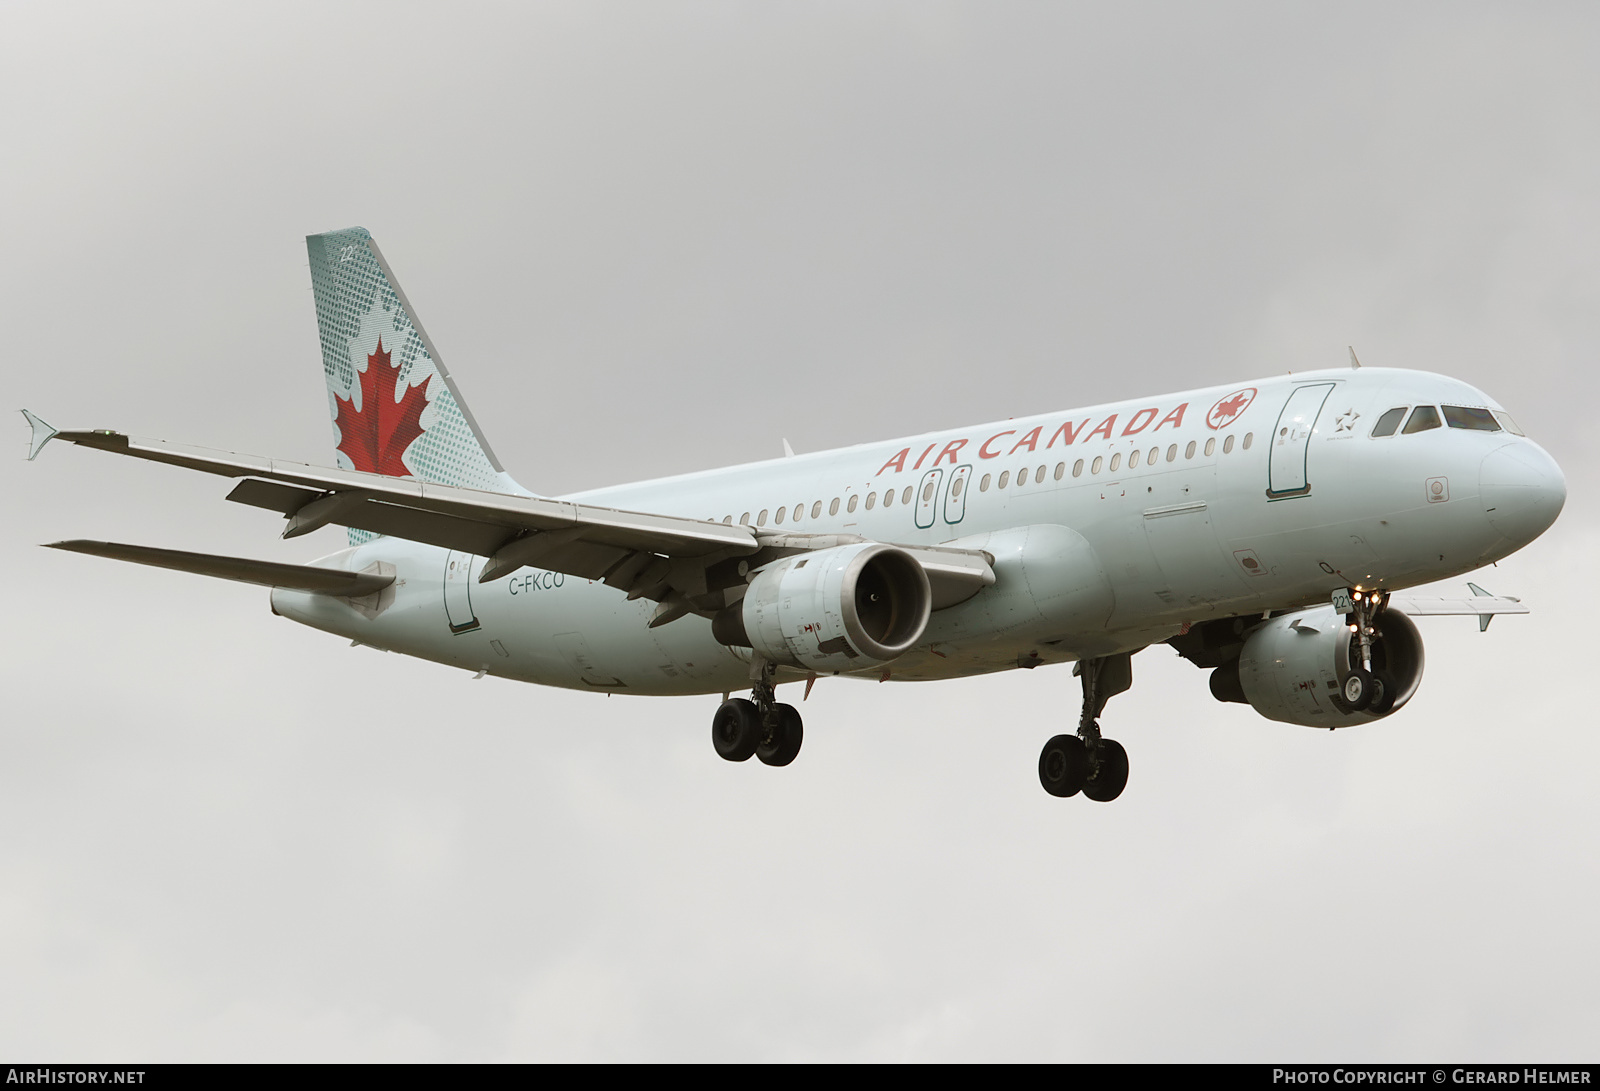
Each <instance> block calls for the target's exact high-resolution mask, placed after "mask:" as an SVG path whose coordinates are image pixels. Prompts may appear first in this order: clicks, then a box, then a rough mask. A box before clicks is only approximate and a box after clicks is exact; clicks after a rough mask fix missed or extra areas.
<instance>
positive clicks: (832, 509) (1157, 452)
mask: <svg viewBox="0 0 1600 1091" xmlns="http://www.w3.org/2000/svg"><path fill="white" fill-rule="evenodd" d="M1254 440H1255V433H1254V432H1246V433H1245V434H1244V442H1243V443H1242V444H1241V445H1240V446H1242V447H1243V448H1244V450H1246V451H1248V450H1249V449H1250V445H1251V443H1252V442H1254ZM1198 450H1199V445H1198V443H1197V442H1196V441H1195V440H1190V441H1189V443H1188V445H1187V446H1186V447H1184V449H1183V457H1184V458H1185V459H1191V458H1193V457H1194V456H1195V454H1196V452H1197V451H1198ZM1216 451H1217V439H1216V437H1215V436H1213V437H1211V438H1210V439H1208V440H1206V443H1205V454H1206V457H1207V458H1209V457H1211V456H1212V455H1214V454H1215V453H1216ZM1232 452H1233V436H1231V435H1230V436H1227V437H1226V438H1225V439H1223V441H1222V453H1223V454H1231V453H1232ZM1141 459H1143V461H1144V462H1145V463H1146V464H1147V465H1150V466H1154V465H1156V464H1157V463H1158V462H1160V460H1161V448H1160V447H1152V448H1150V450H1149V452H1148V453H1146V452H1144V451H1142V450H1140V451H1134V452H1133V453H1131V454H1130V455H1129V456H1128V469H1130V470H1134V469H1138V467H1139V463H1140V460H1141ZM1166 460H1167V461H1168V462H1176V461H1178V445H1177V444H1176V443H1174V444H1171V445H1170V446H1168V447H1167V451H1166ZM1084 465H1085V462H1084V460H1083V459H1081V458H1080V459H1078V461H1077V462H1075V463H1073V465H1072V476H1073V477H1082V476H1083V470H1084ZM1121 466H1122V453H1121V452H1120V451H1119V452H1117V453H1116V454H1114V455H1112V456H1111V463H1110V467H1109V469H1108V470H1107V472H1109V473H1116V472H1117V470H1118V469H1120V468H1121ZM1088 468H1089V473H1090V475H1091V476H1093V475H1095V474H1098V473H1100V471H1101V470H1102V469H1107V467H1106V459H1105V456H1104V455H1097V456H1096V457H1095V459H1094V461H1093V462H1090V463H1088ZM1049 473H1050V467H1049V466H1048V465H1042V466H1040V467H1039V468H1038V469H1036V470H1035V469H1032V468H1031V467H1028V466H1024V467H1023V468H1022V469H1020V470H1018V471H1017V487H1018V488H1021V487H1022V486H1023V485H1026V484H1027V483H1028V481H1029V480H1030V477H1029V475H1030V474H1031V475H1032V478H1031V479H1032V480H1033V481H1036V482H1038V483H1039V484H1041V485H1042V484H1044V482H1045V479H1046V477H1047V476H1048V475H1049ZM1066 475H1067V464H1066V463H1065V462H1058V463H1056V469H1055V475H1054V476H1055V479H1056V480H1057V481H1060V480H1061V479H1062V478H1064V477H1066ZM991 483H994V484H995V487H996V488H998V489H1003V488H1006V487H1007V486H1008V485H1010V483H1011V471H1010V470H1003V471H1001V474H1000V480H999V481H998V482H994V475H993V474H984V475H983V480H981V481H980V482H979V483H978V491H979V492H988V491H989V486H990V484H991ZM961 487H962V482H961V479H960V478H959V477H958V478H956V480H955V481H954V482H953V483H952V485H951V490H952V495H954V496H957V497H959V496H960V495H961ZM914 491H915V486H913V485H907V486H906V487H905V488H904V489H902V490H900V503H901V504H909V503H911V496H912V493H913V492H914ZM922 491H923V493H924V495H923V497H922V499H923V500H925V501H926V500H932V499H933V493H934V483H933V482H932V481H929V482H927V483H926V484H924V485H923V486H922ZM866 501H867V502H866V505H865V507H866V510H867V511H871V510H872V509H873V508H874V507H876V506H877V503H878V494H877V492H869V493H867V496H866ZM860 502H861V494H860V493H852V494H851V495H850V497H849V499H848V500H847V501H846V502H845V505H844V508H845V511H846V512H849V513H854V512H855V510H856V508H857V506H858V505H860ZM894 502H895V490H894V489H885V490H884V492H883V506H884V507H886V508H887V507H891V506H892V505H893V504H894ZM839 503H840V501H839V497H837V496H836V497H834V498H833V500H831V501H830V502H829V504H828V514H829V515H838V514H839ZM769 516H770V517H771V519H772V524H773V525H774V526H781V525H783V522H784V520H785V519H788V520H789V521H790V522H793V523H798V522H800V521H801V520H802V519H804V518H805V516H806V505H805V503H804V502H803V501H802V502H801V503H798V504H796V505H795V506H794V508H793V509H792V510H791V509H790V508H787V507H783V508H777V509H776V510H773V509H768V508H762V509H761V510H760V511H759V512H757V513H756V519H755V522H754V523H752V522H751V521H750V513H749V512H745V513H743V514H742V515H740V516H739V523H740V524H741V525H743V526H747V527H748V526H756V527H764V526H766V525H767V519H768V517H769ZM811 518H813V519H820V518H822V501H821V500H816V501H813V502H812V504H811ZM712 521H713V522H715V520H714V519H713V520H712ZM722 522H723V524H724V525H725V526H732V525H733V516H731V515H724V516H723V517H722Z"/></svg>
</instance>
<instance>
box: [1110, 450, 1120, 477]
mask: <svg viewBox="0 0 1600 1091" xmlns="http://www.w3.org/2000/svg"><path fill="white" fill-rule="evenodd" d="M1120 465H1122V452H1121V451H1118V452H1117V453H1116V454H1114V455H1112V456H1111V472H1112V473H1116V472H1117V467H1118V466H1120Z"/></svg>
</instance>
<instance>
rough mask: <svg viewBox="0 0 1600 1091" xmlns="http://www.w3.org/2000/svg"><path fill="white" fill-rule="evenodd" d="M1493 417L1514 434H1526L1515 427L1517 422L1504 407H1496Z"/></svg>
mask: <svg viewBox="0 0 1600 1091" xmlns="http://www.w3.org/2000/svg"><path fill="white" fill-rule="evenodd" d="M1494 419H1495V420H1497V421H1499V422H1500V424H1501V425H1502V426H1503V427H1504V428H1505V430H1506V431H1507V432H1510V433H1511V434H1512V435H1514V436H1522V435H1526V434H1527V433H1526V432H1524V431H1523V430H1522V429H1520V428H1518V427H1517V422H1516V421H1514V420H1512V419H1511V414H1510V413H1507V412H1506V411H1505V410H1504V409H1496V410H1495V411H1494Z"/></svg>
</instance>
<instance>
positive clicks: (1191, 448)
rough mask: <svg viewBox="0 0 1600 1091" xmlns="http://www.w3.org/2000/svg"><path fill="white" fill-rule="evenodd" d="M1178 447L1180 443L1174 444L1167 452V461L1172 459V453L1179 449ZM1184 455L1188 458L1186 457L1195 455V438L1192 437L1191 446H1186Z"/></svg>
mask: <svg viewBox="0 0 1600 1091" xmlns="http://www.w3.org/2000/svg"><path fill="white" fill-rule="evenodd" d="M1177 449H1178V445H1177V444H1173V445H1172V451H1169V452H1167V461H1168V462H1171V461H1172V454H1173V452H1175V451H1177ZM1183 457H1184V458H1186V459H1188V458H1193V457H1194V440H1192V439H1191V440H1190V441H1189V446H1187V447H1185V448H1184V449H1183Z"/></svg>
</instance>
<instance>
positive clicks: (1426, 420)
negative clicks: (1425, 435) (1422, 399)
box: [1402, 405, 1439, 436]
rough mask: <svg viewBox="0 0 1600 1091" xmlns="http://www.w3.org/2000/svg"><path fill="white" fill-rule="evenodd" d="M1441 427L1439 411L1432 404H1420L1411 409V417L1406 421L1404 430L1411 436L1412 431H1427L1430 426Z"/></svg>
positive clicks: (1404, 432) (1404, 433)
mask: <svg viewBox="0 0 1600 1091" xmlns="http://www.w3.org/2000/svg"><path fill="white" fill-rule="evenodd" d="M1437 427H1439V411H1438V410H1437V409H1435V408H1434V407H1433V406H1431V405H1419V406H1417V407H1416V408H1415V409H1413V410H1412V411H1411V419H1410V420H1408V421H1406V426H1405V428H1404V429H1403V431H1402V434H1403V435H1407V436H1409V435H1410V434H1411V433H1412V432H1426V431H1427V430H1428V429H1430V428H1437Z"/></svg>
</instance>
